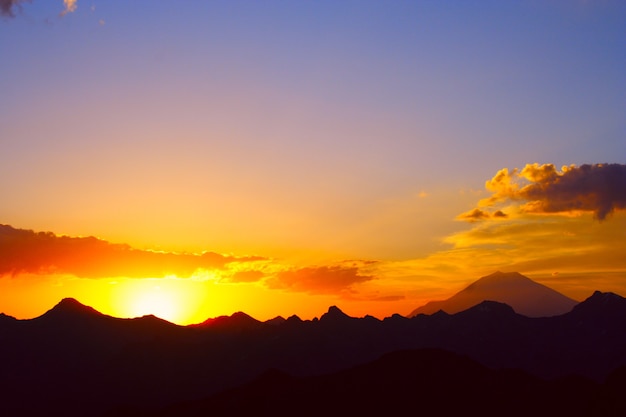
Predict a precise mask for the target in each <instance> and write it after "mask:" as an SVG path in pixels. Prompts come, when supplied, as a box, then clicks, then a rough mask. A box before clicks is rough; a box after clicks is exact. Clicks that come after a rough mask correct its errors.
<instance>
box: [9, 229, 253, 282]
mask: <svg viewBox="0 0 626 417" xmlns="http://www.w3.org/2000/svg"><path fill="white" fill-rule="evenodd" d="M261 259H262V258H259V257H240V258H237V257H232V256H225V255H221V254H219V253H213V252H205V253H203V254H199V255H198V254H180V253H167V252H153V251H146V250H138V249H133V248H132V247H130V246H128V245H123V244H113V243H109V242H106V241H104V240H101V239H97V238H95V237H68V236H57V235H55V234H54V233H51V232H34V231H32V230H23V229H15V228H13V227H11V226H8V225H0V276H2V275H18V274H20V273H33V274H49V273H61V274H71V275H75V276H77V277H81V278H105V277H121V276H123V277H136V278H143V277H163V276H166V275H172V274H174V275H177V276H179V277H188V276H191V275H192V274H193V273H194V272H195V271H196V270H197V269H199V268H204V269H219V268H223V267H224V266H225V265H226V264H228V263H231V262H246V261H256V260H261Z"/></svg>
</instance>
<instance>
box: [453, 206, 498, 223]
mask: <svg viewBox="0 0 626 417" xmlns="http://www.w3.org/2000/svg"><path fill="white" fill-rule="evenodd" d="M507 217H509V216H508V215H507V214H506V213H505V212H503V211H502V210H497V211H495V212H494V213H489V212H487V211H484V210H481V209H478V208H475V209H473V210H470V211H468V212H466V213H462V214H459V215H458V216H457V217H456V218H457V219H458V220H465V221H467V222H470V223H474V222H479V221H481V220H487V219H506V218H507Z"/></svg>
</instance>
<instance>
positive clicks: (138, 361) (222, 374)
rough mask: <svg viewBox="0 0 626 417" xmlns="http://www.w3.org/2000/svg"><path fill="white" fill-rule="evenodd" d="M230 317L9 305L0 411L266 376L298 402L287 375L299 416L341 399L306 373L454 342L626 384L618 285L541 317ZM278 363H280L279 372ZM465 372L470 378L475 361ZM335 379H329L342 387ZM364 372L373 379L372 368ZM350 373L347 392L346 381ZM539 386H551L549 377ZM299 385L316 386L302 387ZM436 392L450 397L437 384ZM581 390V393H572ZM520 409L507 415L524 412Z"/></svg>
mask: <svg viewBox="0 0 626 417" xmlns="http://www.w3.org/2000/svg"><path fill="white" fill-rule="evenodd" d="M218 319H219V320H217V321H216V320H213V321H208V322H207V324H205V325H195V326H178V325H175V324H172V323H169V322H167V321H165V320H161V319H158V318H156V317H154V316H144V317H139V318H135V319H120V318H115V317H111V316H107V315H103V314H100V313H98V312H97V311H96V310H93V309H91V308H90V307H87V306H84V305H82V304H80V303H78V302H77V301H76V300H64V301H62V302H61V303H59V304H58V305H57V306H55V307H54V308H52V309H51V310H50V311H49V312H47V313H45V314H44V315H42V316H40V317H38V318H35V319H30V320H17V319H13V318H10V317H8V316H6V317H4V318H2V320H0V358H3V359H4V360H3V366H2V367H0V415H7V416H27V417H38V416H57V415H58V416H65V417H75V416H76V417H78V416H101V415H102V414H104V413H106V412H108V411H111V410H143V411H141V412H142V413H143V412H144V411H145V412H146V413H148V412H152V411H155V412H156V411H157V410H161V411H162V410H165V409H166V408H167V407H170V406H171V407H174V408H176V407H178V406H177V404H192V403H193V404H195V402H196V401H199V400H200V399H202V398H214V396H215V395H221V394H219V393H228V392H231V393H232V392H233V391H231V390H237V389H238V388H237V387H240V388H241V387H245V386H247V385H246V384H248V383H251V382H250V381H254V380H255V378H258V377H259V375H265V377H266V378H267V375H270V376H272V375H273V377H272V378H273V379H272V378H270V381H269V382H267V383H268V384H269V385H270V386H271V383H276V384H278V385H277V386H274V388H275V389H276V390H275V391H272V392H267V393H266V394H267V395H268V397H267V398H268V399H267V401H270V400H271V401H274V402H277V401H278V402H280V401H287V402H288V399H285V397H286V396H287V397H288V395H289V392H290V391H289V389H290V388H284V385H285V384H286V385H288V386H293V387H294V390H295V391H294V394H293V395H294V396H295V397H294V398H300V399H301V400H302V401H304V403H302V404H304V405H303V406H301V408H299V409H297V410H293V409H292V410H291V411H292V412H293V413H292V415H293V414H298V415H300V414H302V413H300V412H299V411H301V409H302V408H305V409H308V408H307V407H309V406H310V407H311V409H315V408H314V406H311V404H317V403H319V404H327V405H328V406H329V407H330V404H328V403H325V402H324V401H325V400H324V399H325V398H326V396H327V395H330V397H328V398H333V397H332V395H331V394H329V393H328V392H326V391H325V388H323V384H322V386H320V385H307V384H309V382H304V385H300V384H301V383H302V381H309V380H311V381H313V380H314V379H315V378H322V376H323V375H339V374H341V373H342V372H344V371H346V372H347V370H348V369H354V368H357V367H359V366H362V365H364V364H367V363H372V361H375V360H376V359H377V358H380V357H384V356H385V355H387V354H392V353H393V352H397V351H406V350H423V349H438V350H445V351H447V352H449V353H454V354H456V355H460V356H463V357H467V358H469V359H470V360H471V361H474V362H476V363H477V364H479V365H480V366H481V367H486V368H488V369H489V370H492V371H494V372H509V371H506V370H507V369H515V370H517V371H515V372H523V373H524V374H528V375H530V376H529V378H539V379H541V380H545V381H549V380H555V379H559V380H560V379H562V378H569V377H568V376H571V375H578V376H579V377H577V378H579V379H580V378H581V377H584V378H586V379H590V380H592V381H593V384H602V383H603V381H605V380H606V381H607V383H608V381H609V379H611V380H612V381H614V382H612V383H613V384H614V386H616V387H618V388H619V387H620V386H621V385H620V384H621V382H620V381H624V380H626V376H624V373H622V374H619V373H618V374H616V375H617V376H615V375H614V374H613V373H614V372H616V370H618V369H619V368H620V367H624V366H626V332H624V329H626V299H624V298H622V297H620V296H619V295H617V294H612V293H601V292H596V293H594V294H593V295H592V296H590V297H589V298H588V299H586V300H585V301H583V302H581V303H580V304H578V305H577V306H576V307H575V308H574V309H573V310H572V311H571V312H568V313H566V314H563V315H560V316H553V317H540V318H531V317H527V316H524V315H520V314H518V313H516V312H515V311H514V310H513V309H512V308H511V307H510V306H508V305H506V304H503V303H500V302H495V301H483V302H481V303H479V304H477V305H474V306H473V307H471V308H469V309H467V310H464V311H461V312H458V313H456V314H448V313H445V312H442V311H441V312H439V313H436V314H433V315H423V314H420V315H417V316H415V317H412V318H408V317H402V316H400V315H397V314H396V315H393V316H391V317H388V318H385V319H384V320H378V319H375V318H373V317H369V316H366V317H364V318H355V317H350V316H348V315H346V314H345V313H343V312H342V311H341V310H340V309H339V308H337V307H330V308H329V309H328V312H327V313H325V314H324V315H322V317H321V318H320V319H313V320H302V319H300V318H298V317H297V316H291V317H289V318H288V319H286V320H278V321H268V322H259V321H257V320H255V319H254V318H252V317H250V316H248V315H246V314H245V313H241V312H240V313H235V314H233V315H232V316H224V317H222V318H218ZM218 324H219V325H218ZM450 360H451V361H452V362H450V363H455V362H454V360H452V359H450ZM444 362H448V361H447V360H446V361H444ZM407 366H408V365H407ZM446 366H447V365H445V364H442V365H440V366H439V369H440V371H441V372H442V375H445V374H446V372H448V371H446V369H448V370H449V368H446ZM459 366H460V368H459V369H464V368H463V366H462V365H459ZM270 370H274V371H271V372H269V374H268V371H270ZM452 370H454V366H452ZM381 372H382V371H381ZM395 372H396V371H393V372H392V373H390V374H387V376H386V377H384V378H383V380H384V381H387V382H386V384H387V385H388V386H389V389H385V388H384V387H380V386H379V385H373V386H378V387H379V388H376V389H377V390H380V392H379V394H377V395H379V396H381V398H386V397H385V396H388V395H395V394H393V392H394V391H395V388H394V389H392V388H391V387H393V386H395V385H393V382H392V381H393V378H395V377H394V373H395ZM467 372H469V374H470V375H471V372H473V371H470V370H468V371H467ZM481 372H482V371H481ZM511 372H513V371H511ZM342 375H343V374H342ZM610 375H613V376H612V377H611V378H609V379H607V378H608V377H609V376H610ZM620 375H622V376H624V377H621V376H620ZM385 378H386V379H385ZM398 378H399V380H404V379H402V378H404V377H400V376H398ZM412 378H414V379H415V381H417V382H419V383H420V384H426V385H428V384H427V382H425V381H428V378H426V377H425V376H424V375H422V374H420V372H417V371H416V372H415V373H414V374H413V376H412ZM450 378H452V379H454V378H455V377H453V376H450ZM333 379H334V377H333V378H331V380H329V382H328V384H331V385H329V386H333V385H332V384H333V383H334V382H332V380H333ZM444 379H445V378H444ZM340 380H341V379H340ZM363 380H364V381H367V377H366V375H363ZM271 381H274V382H271ZM290 381H291V383H289V382H290ZM342 381H344V382H341V383H339V384H340V386H336V389H337V390H340V389H341V384H344V383H347V382H345V380H342ZM477 381H478V382H477ZM479 381H480V379H477V380H475V381H474V382H467V381H466V387H472V389H473V387H474V385H476V386H479V385H480V382H479ZM281 384H282V385H281ZM316 384H317V383H316ZM354 384H356V382H354ZM372 384H374V383H373V382H372ZM503 384H504V383H503ZM537 384H539V386H542V384H543V382H541V383H539V382H537ZM496 385H497V384H496ZM531 385H532V384H531ZM574 385H576V384H574ZM356 386H357V385H355V389H356ZM438 387H439V388H438V390H442V392H445V393H446V395H445V397H446V398H454V396H455V395H456V391H455V390H456V388H454V389H452V388H446V385H438ZM489 387H491V386H487V385H485V391H484V393H483V395H482V397H480V401H482V402H483V403H486V402H490V401H495V400H494V399H493V398H494V397H497V395H495V394H494V395H490V394H489V389H491V388H489ZM300 388H302V389H304V391H303V392H308V394H306V396H304V397H302V395H304V394H303V393H302V392H300V391H299V390H300ZM242 389H243V390H244V392H245V390H246V389H245V388H242ZM309 389H310V390H312V391H307V390H309ZM359 389H361V390H362V391H361V392H362V394H363V395H362V396H361V397H360V398H361V402H363V404H366V403H368V401H370V402H371V401H373V398H374V397H375V394H374V393H373V392H371V391H367V389H368V388H367V387H361V388H359ZM524 389H526V388H524ZM572 389H573V388H572ZM616 389H617V388H616ZM281 390H284V391H281ZM315 390H318V391H315ZM415 390H418V391H416V392H412V393H410V394H407V393H406V391H402V392H404V394H403V395H402V398H404V395H408V396H411V398H413V397H415V398H418V399H420V400H419V401H424V402H428V398H430V397H429V396H430V395H431V394H428V395H426V397H428V398H426V399H424V397H423V396H421V395H422V394H420V392H421V390H427V387H426V388H423V387H422V386H421V385H420V386H419V388H415ZM338 392H341V391H338ZM424 392H428V391H424ZM532 392H533V394H532V395H531V397H532V396H533V395H534V392H535V391H532ZM548 392H549V390H548ZM572 392H574V391H572ZM618 392H622V391H619V390H618ZM494 393H497V391H494ZM224 395H226V394H224ZM228 395H231V394H228ZM237 395H238V394H237ZM237 395H236V396H235V397H233V398H236V401H239V398H241V400H242V401H244V402H245V401H248V399H247V398H248V397H246V396H243V397H238V396H237ZM246 395H247V394H246ZM346 395H347V396H348V397H347V398H353V399H354V398H355V397H350V396H351V395H357V394H355V393H346ZM435 395H439V394H435V393H432V396H435ZM442 395H443V394H442ZM477 395H478V394H477ZM507 395H508V394H507ZM529 395H530V394H529ZM581 395H582V394H581ZM598 395H600V394H598ZM602 395H605V394H602ZM606 395H608V394H606ZM298 396H300V397H298ZM215 398H217V397H215ZM253 398H257V397H253ZM459 398H460V397H459ZM572 398H578V394H576V393H575V392H574V393H573V394H572ZM610 398H613V397H610ZM211 401H213V400H211ZM220 401H221V400H220ZM233 401H235V400H233ZM250 401H253V400H250ZM254 401H256V400H254ZM263 401H266V400H263ZM354 401H356V399H354ZM398 401H400V400H399V399H398ZM446 401H448V400H446ZM520 401H521V400H520ZM528 401H529V403H530V402H532V401H531V399H529V400H528ZM607 401H609V400H607ZM611 401H613V400H610V401H609V402H611ZM444 402H445V401H444ZM349 403H350V402H348V403H347V404H349ZM414 403H415V404H416V405H415V406H417V405H418V404H419V403H418V402H415V401H414ZM345 406H346V407H348V405H345ZM194 407H195V406H194ZM216 407H217V406H216ZM355 407H356V406H355ZM611 407H612V406H611ZM270 409H271V408H270ZM372 409H376V408H375V407H374V406H372ZM564 409H566V408H564ZM151 410H152V411H151ZM355 410H357V411H358V410H361V409H359V408H358V407H357V408H355ZM161 411H159V412H161ZM344 411H345V410H344ZM365 411H366V410H365ZM510 411H511V410H509V409H507V410H506V412H504V414H506V415H514V414H512V412H510ZM346 413H347V414H352V413H348V412H347V411H346ZM346 413H344V414H346ZM383 414H384V413H383ZM530 414H533V413H530ZM535 414H536V413H535ZM562 414H563V413H559V412H555V413H554V415H562ZM137 415H141V414H137ZM145 415H151V414H149V413H148V414H145ZM180 415H181V416H184V415H185V414H184V413H182V412H181V413H180ZM209 415H211V414H209ZM214 415H233V414H228V413H225V414H219V413H215V414H214ZM364 415H367V413H365V414H364ZM370 415H371V414H370ZM435 415H436V414H435ZM567 415H576V414H567ZM598 415H603V414H598ZM607 415H610V414H607ZM614 415H624V414H623V413H622V414H620V413H614Z"/></svg>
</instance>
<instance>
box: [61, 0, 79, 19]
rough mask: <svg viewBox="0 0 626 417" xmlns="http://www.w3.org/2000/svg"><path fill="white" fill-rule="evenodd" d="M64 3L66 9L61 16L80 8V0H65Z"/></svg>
mask: <svg viewBox="0 0 626 417" xmlns="http://www.w3.org/2000/svg"><path fill="white" fill-rule="evenodd" d="M63 5H64V6H65V9H64V10H63V11H62V12H61V16H65V15H66V14H68V13H73V12H75V11H76V9H77V8H78V0H63Z"/></svg>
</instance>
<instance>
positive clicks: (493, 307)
mask: <svg viewBox="0 0 626 417" xmlns="http://www.w3.org/2000/svg"><path fill="white" fill-rule="evenodd" d="M464 312H480V313H488V314H517V313H515V310H513V307H511V306H510V305H508V304H505V303H500V302H498V301H491V300H485V301H483V302H481V303H479V304H476V305H475V306H474V307H470V308H468V309H467V310H465V311H464ZM464 312H461V313H464ZM459 314H460V313H459Z"/></svg>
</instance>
